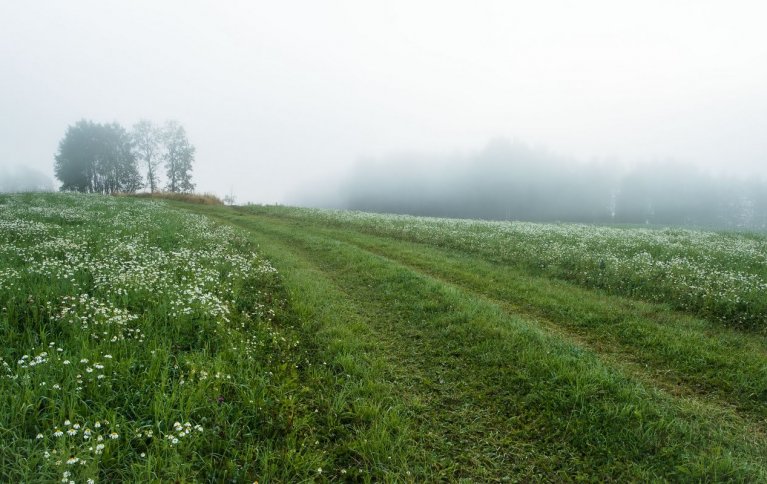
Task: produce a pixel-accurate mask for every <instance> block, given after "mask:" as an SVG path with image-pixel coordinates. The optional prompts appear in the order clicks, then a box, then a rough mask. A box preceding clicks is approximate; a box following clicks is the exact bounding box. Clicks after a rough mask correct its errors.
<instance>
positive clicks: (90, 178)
mask: <svg viewBox="0 0 767 484" xmlns="http://www.w3.org/2000/svg"><path fill="white" fill-rule="evenodd" d="M194 153H195V148H194V146H192V144H191V143H190V142H189V140H188V139H187V136H186V130H185V129H184V127H183V126H182V125H181V124H179V123H178V122H176V121H168V122H166V123H165V124H164V125H162V126H156V125H155V124H153V123H152V122H151V121H148V120H141V121H139V122H138V123H136V124H135V125H134V126H133V129H132V130H130V131H128V130H126V129H125V128H123V127H122V126H120V125H119V124H118V123H108V124H99V123H94V122H92V121H88V120H81V121H78V122H77V123H75V124H74V125H73V126H69V127H68V128H67V131H66V134H65V135H64V138H62V140H61V141H60V142H59V150H58V153H56V158H55V159H56V162H55V173H56V178H58V179H59V181H61V190H62V191H66V190H71V191H79V192H88V193H103V194H110V193H116V192H128V193H132V192H135V191H137V190H140V189H142V188H145V187H146V188H149V190H150V191H152V192H155V191H158V190H160V189H161V180H160V165H161V164H162V165H163V166H164V168H165V182H166V185H165V187H164V189H165V190H167V191H171V192H191V191H192V190H194V184H193V183H192V163H193V162H194ZM142 172H143V174H142Z"/></svg>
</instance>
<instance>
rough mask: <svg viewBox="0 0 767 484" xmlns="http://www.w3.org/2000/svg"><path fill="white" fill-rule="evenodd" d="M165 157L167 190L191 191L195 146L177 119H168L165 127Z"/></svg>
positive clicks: (192, 187) (163, 137) (163, 136)
mask: <svg viewBox="0 0 767 484" xmlns="http://www.w3.org/2000/svg"><path fill="white" fill-rule="evenodd" d="M162 140H163V146H164V153H163V159H164V161H165V169H166V174H167V178H168V184H167V186H166V190H168V191H170V192H191V191H192V190H194V184H193V183H192V162H194V152H195V148H194V146H192V145H191V144H190V143H189V140H188V139H187V137H186V130H185V129H184V127H183V126H181V124H179V123H178V122H177V121H168V122H167V123H165V126H164V127H163V135H162Z"/></svg>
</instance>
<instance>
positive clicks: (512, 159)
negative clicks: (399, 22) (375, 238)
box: [301, 141, 767, 230]
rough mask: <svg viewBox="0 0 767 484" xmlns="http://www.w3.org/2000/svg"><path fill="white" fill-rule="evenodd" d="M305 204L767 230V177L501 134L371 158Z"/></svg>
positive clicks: (449, 214) (468, 215) (496, 217)
mask: <svg viewBox="0 0 767 484" xmlns="http://www.w3.org/2000/svg"><path fill="white" fill-rule="evenodd" d="M301 203H308V204H311V205H315V206H326V207H335V208H345V209H352V210H363V211H372V212H387V213H401V214H412V215H424V216H438V217H458V218H481V219H489V220H524V221H541V222H556V221H561V222H584V223H625V224H658V225H683V226H693V227H711V228H727V229H749V230H765V229H767V183H765V181H764V180H757V179H751V180H739V179H722V178H717V177H715V176H713V175H711V174H709V173H707V172H704V171H702V170H700V169H698V168H695V167H691V166H685V165H680V164H675V163H654V164H639V165H637V166H635V167H633V168H630V169H627V168H624V167H620V166H616V164H614V163H598V162H595V163H588V164H583V163H576V162H573V161H572V160H568V159H565V158H562V157H559V156H556V155H553V154H551V153H548V152H546V151H541V150H534V149H531V148H529V147H527V146H525V145H523V144H518V143H510V142H506V141H494V142H492V143H490V144H489V145H488V146H487V147H486V148H485V149H484V150H482V151H480V152H478V153H476V154H474V155H470V156H454V157H452V159H445V158H439V159H436V158H429V157H417V156H416V157H413V156H406V155H402V156H393V157H388V158H385V159H379V160H363V161H362V162H361V163H360V164H359V165H358V166H357V168H356V169H355V170H354V171H353V173H352V174H351V175H350V176H349V177H348V178H347V179H346V180H345V181H343V182H341V184H340V186H339V187H337V190H336V191H335V192H334V193H333V194H330V193H324V194H320V195H319V196H318V197H317V198H314V199H304V200H301Z"/></svg>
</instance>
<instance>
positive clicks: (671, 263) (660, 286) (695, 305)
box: [250, 206, 767, 331]
mask: <svg viewBox="0 0 767 484" xmlns="http://www.w3.org/2000/svg"><path fill="white" fill-rule="evenodd" d="M250 210H252V211H256V212H264V213H270V212H271V213H275V214H278V215H279V216H281V217H291V218H295V219H301V218H311V219H312V220H314V221H318V222H322V223H324V224H327V225H331V226H339V227H350V228H352V227H353V228H355V229H356V230H362V231H365V232H368V233H372V234H378V235H384V236H387V237H396V238H398V239H401V240H407V241H412V242H418V243H424V244H429V245H433V246H437V247H444V248H450V249H455V250H458V251H461V252H465V253H474V254H479V255H482V256H483V257H486V258H489V259H491V260H494V261H496V262H499V263H504V264H509V265H513V266H515V267H522V268H525V269H527V270H529V271H531V272H533V273H537V274H542V275H545V276H549V277H556V278H561V279H565V280H569V281H573V282H575V283H577V284H579V285H582V286H585V287H589V288H597V289H601V290H604V291H606V292H608V293H611V294H618V295H625V296H629V297H635V298H638V299H642V300H647V301H651V302H656V303H663V304H667V305H669V306H670V307H672V308H674V309H679V310H683V311H688V312H691V313H695V314H698V315H700V316H703V317H706V318H711V319H715V320H719V321H721V322H723V323H724V324H726V325H728V326H732V327H738V328H749V329H755V330H758V331H767V236H765V235H764V234H755V233H736V232H709V231H699V230H688V229H681V228H644V227H614V226H613V227H608V226H595V225H582V224H541V223H529V222H492V221H481V220H463V219H440V218H427V217H413V216H407V215H382V214H373V213H365V212H354V211H340V210H319V209H304V208H287V207H276V208H275V207H257V206H252V207H250Z"/></svg>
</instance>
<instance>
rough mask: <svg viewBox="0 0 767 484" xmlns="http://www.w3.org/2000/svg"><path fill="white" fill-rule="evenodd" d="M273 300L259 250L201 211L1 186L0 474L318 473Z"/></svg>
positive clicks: (34, 478)
mask: <svg viewBox="0 0 767 484" xmlns="http://www.w3.org/2000/svg"><path fill="white" fill-rule="evenodd" d="M280 294H281V293H280V289H279V284H278V275H277V274H276V271H275V270H274V268H273V267H272V266H271V265H270V264H269V262H268V261H266V260H264V259H262V258H261V257H260V256H259V255H258V253H257V252H255V251H254V246H253V245H252V244H251V243H250V242H248V241H247V240H246V239H245V238H244V237H243V236H242V234H240V233H238V232H236V231H235V230H234V229H232V228H229V227H224V226H217V225H214V224H213V223H212V222H210V221H208V220H207V219H205V218H204V217H202V216H198V215H192V214H185V213H183V212H181V211H176V210H172V209H170V208H167V207H166V206H164V205H163V203H162V202H156V201H144V200H130V199H124V198H117V197H104V196H86V195H74V194H55V195H54V194H21V195H0V341H2V345H1V346H0V394H2V395H3V398H2V399H0V481H2V482H54V481H55V482H59V481H60V482H68V483H71V482H76V483H85V482H89V483H90V482H115V481H131V482H149V481H153V480H177V482H178V481H179V480H180V481H195V480H203V481H209V480H220V479H224V478H227V479H232V480H235V481H242V482H245V481H248V482H252V481H253V480H255V479H257V478H259V476H262V475H264V474H265V473H267V472H268V469H270V468H272V469H275V468H276V469H279V470H278V471H274V473H275V474H276V475H279V472H284V473H285V474H286V475H290V476H296V475H301V473H302V472H306V473H309V474H310V475H313V473H316V468H317V467H318V466H320V465H321V464H322V462H321V459H322V451H321V450H318V449H314V450H313V449H309V448H308V447H307V448H306V449H303V448H302V446H301V444H300V443H301V442H302V441H303V439H306V440H307V441H308V440H312V442H313V441H314V439H313V438H312V435H311V429H310V428H309V427H308V426H307V425H305V424H304V423H302V421H301V419H300V415H301V413H302V411H303V410H301V408H300V404H299V403H296V402H295V401H293V396H294V395H295V394H297V393H298V392H299V391H300V388H301V387H300V386H299V384H298V383H297V377H296V369H295V367H296V366H297V363H298V362H299V360H300V359H301V351H300V347H299V341H298V339H297V337H296V336H295V334H294V332H293V331H292V329H291V326H290V322H289V321H287V320H286V318H285V317H281V314H282V311H283V310H282V307H283V306H284V298H283V297H282V296H281V295H280ZM305 413H306V414H309V413H310V410H308V409H306V411H305ZM286 440H290V441H291V442H292V444H290V445H291V449H292V450H291V451H290V452H289V453H287V452H285V449H284V448H281V446H284V445H287V444H284V445H283V444H281V442H284V441H286ZM297 442H298V443H297Z"/></svg>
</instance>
